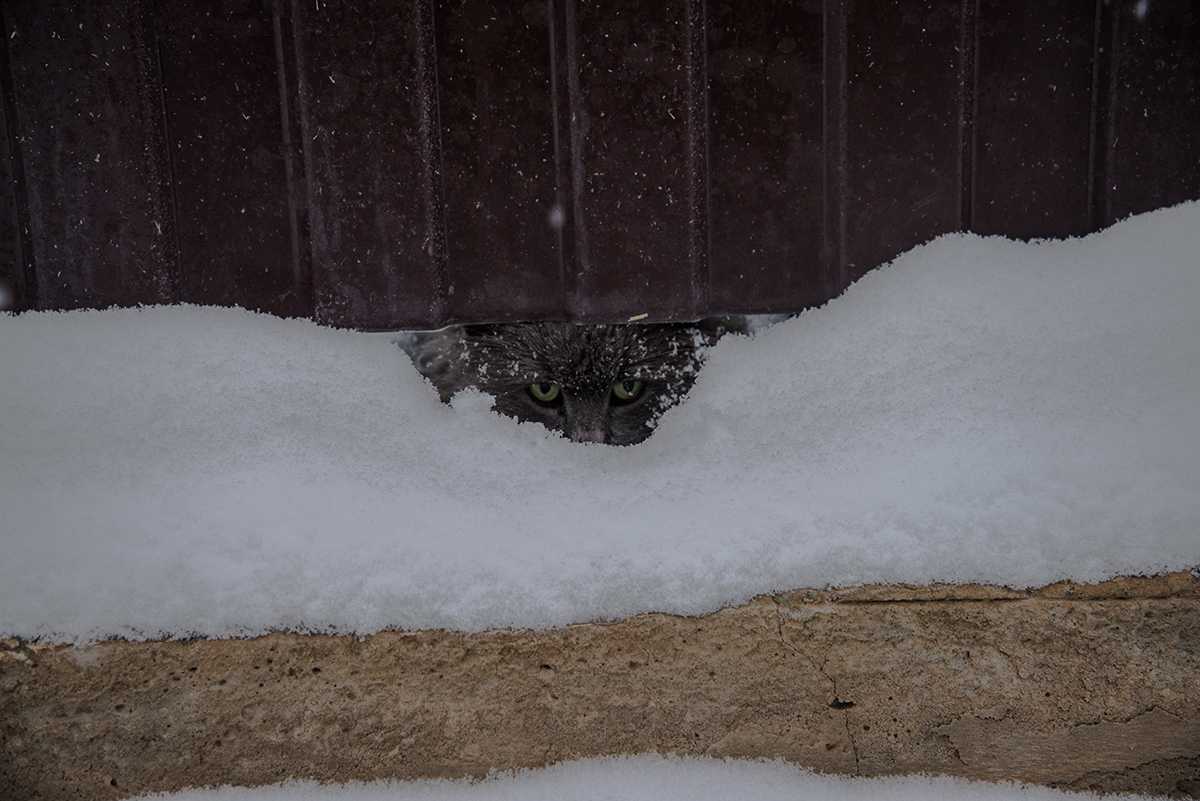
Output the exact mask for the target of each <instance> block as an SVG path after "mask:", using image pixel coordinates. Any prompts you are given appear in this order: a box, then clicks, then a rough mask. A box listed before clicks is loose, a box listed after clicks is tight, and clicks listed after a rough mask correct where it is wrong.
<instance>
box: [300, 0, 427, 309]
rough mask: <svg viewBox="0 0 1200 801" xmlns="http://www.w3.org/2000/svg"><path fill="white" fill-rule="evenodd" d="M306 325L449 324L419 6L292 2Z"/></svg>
mask: <svg viewBox="0 0 1200 801" xmlns="http://www.w3.org/2000/svg"><path fill="white" fill-rule="evenodd" d="M292 21H293V26H294V27H293V31H294V36H295V48H296V64H297V73H298V79H297V80H298V87H299V107H300V121H301V128H302V130H303V135H302V140H303V151H304V163H305V171H306V176H305V183H306V189H307V193H308V209H309V226H310V231H311V237H312V259H313V290H314V296H315V309H314V315H315V317H316V318H317V319H318V320H320V321H321V322H324V323H328V324H331V325H344V326H358V327H362V328H389V327H398V326H408V327H436V326H438V325H441V324H442V323H444V322H445V321H446V302H445V294H446V286H447V284H446V242H445V220H444V216H443V204H442V184H441V174H440V168H439V166H438V164H439V161H440V157H441V142H440V136H439V133H440V132H439V125H438V107H437V103H438V96H437V82H436V65H435V53H434V32H433V7H432V3H431V2H429V1H428V0H416V1H415V2H412V3H405V4H378V3H372V2H368V0H353V1H349V2H337V3H315V4H314V3H311V2H300V0H295V1H294V2H293V3H292Z"/></svg>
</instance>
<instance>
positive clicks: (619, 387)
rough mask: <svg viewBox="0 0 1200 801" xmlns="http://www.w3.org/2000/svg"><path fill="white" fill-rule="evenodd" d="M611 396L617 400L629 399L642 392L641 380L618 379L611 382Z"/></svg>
mask: <svg viewBox="0 0 1200 801" xmlns="http://www.w3.org/2000/svg"><path fill="white" fill-rule="evenodd" d="M612 391H613V396H614V397H615V398H616V399H617V400H619V401H631V400H633V399H634V398H636V397H637V396H638V395H641V394H642V382H641V381H618V382H617V383H615V384H613V389H612Z"/></svg>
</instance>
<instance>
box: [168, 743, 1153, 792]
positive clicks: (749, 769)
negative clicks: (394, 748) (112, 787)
mask: <svg viewBox="0 0 1200 801" xmlns="http://www.w3.org/2000/svg"><path fill="white" fill-rule="evenodd" d="M147 797H148V798H163V797H165V798H170V799H172V801H482V800H483V799H487V801H509V799H512V800H513V801H551V800H553V801H562V800H563V799H571V801H576V800H577V801H609V800H610V799H621V801H733V799H746V798H753V799H755V801H880V799H887V801H1091V799H1099V798H1100V796H1097V795H1093V794H1091V793H1068V792H1063V791H1061V790H1052V789H1050V788H1048V787H1036V786H1030V785H1020V784H1009V783H1000V784H992V783H988V782H968V781H964V780H962V779H952V778H944V777H939V778H934V777H927V776H892V777H886V778H879V779H863V778H847V777H841V776H822V775H818V774H814V773H811V772H809V771H806V770H804V769H802V768H797V767H795V766H793V765H787V764H785V763H783V762H751V761H748V760H732V759H731V760H715V759H702V758H701V759H698V758H691V757H683V758H680V757H673V756H671V757H661V756H658V755H657V754H645V755H641V756H623V757H609V758H600V759H584V760H579V761H577V762H570V763H564V764H558V765H553V766H551V767H549V768H545V769H542V770H530V771H517V772H510V773H502V774H497V775H495V776H492V777H489V778H488V779H486V780H484V781H474V782H472V781H446V780H438V781H416V782H374V783H371V784H354V783H351V784H348V785H343V786H328V785H324V786H323V785H318V784H316V783H313V782H289V783H286V784H283V785H275V786H273V787H263V788H258V789H253V790H251V789H244V788H233V787H222V788H220V789H217V790H189V791H184V792H179V793H173V794H169V795H166V796H159V795H154V796H147ZM1103 798H1104V799H1105V801H1121V799H1123V798H1142V799H1145V798H1147V797H1146V796H1118V795H1107V796H1104V797H1103Z"/></svg>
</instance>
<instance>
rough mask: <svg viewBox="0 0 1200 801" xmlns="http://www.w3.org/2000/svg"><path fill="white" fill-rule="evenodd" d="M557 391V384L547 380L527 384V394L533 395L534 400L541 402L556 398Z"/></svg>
mask: <svg viewBox="0 0 1200 801" xmlns="http://www.w3.org/2000/svg"><path fill="white" fill-rule="evenodd" d="M558 392H559V389H558V384H551V383H550V382H549V381H543V382H541V383H540V384H530V385H529V394H530V395H532V396H533V397H534V400H538V401H541V402H542V403H549V402H550V401H552V400H554V399H555V398H557V397H558Z"/></svg>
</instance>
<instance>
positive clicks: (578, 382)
mask: <svg viewBox="0 0 1200 801" xmlns="http://www.w3.org/2000/svg"><path fill="white" fill-rule="evenodd" d="M731 332H737V333H746V332H747V328H746V321H745V318H742V317H714V318H708V319H706V320H701V321H700V322H698V323H621V324H613V325H576V324H574V323H565V322H542V323H500V324H494V325H459V326H450V327H449V328H443V329H441V330H440V331H428V332H417V333H413V334H410V335H409V336H408V337H407V338H404V339H401V340H398V344H400V345H401V347H403V348H404V349H405V350H406V351H407V352H408V354H409V356H410V357H412V360H413V364H414V365H416V368H417V369H418V370H419V371H420V372H421V374H422V375H424V376H425V377H426V378H428V379H429V381H430V382H431V383H432V384H433V386H434V387H435V388H436V389H437V391H438V394H439V395H440V396H441V399H442V401H443V402H446V403H449V401H450V398H451V397H453V396H454V394H455V393H457V392H458V391H459V390H462V389H465V388H466V387H476V388H478V389H479V390H481V391H482V392H485V393H487V394H488V395H491V396H492V397H493V398H495V403H494V404H493V406H492V408H493V409H494V410H495V411H497V412H500V413H501V414H504V415H507V416H509V417H515V418H516V419H517V420H521V421H532V422H537V423H541V424H542V425H544V426H545V427H546V428H548V429H551V430H553V431H559V432H561V433H562V434H563V436H565V437H566V438H567V439H570V440H572V441H575V442H602V443H606V444H608V445H634V444H636V443H638V442H641V441H642V440H644V439H646V438H647V437H649V436H650V435H651V434H652V433H653V432H654V428H655V425H656V424H657V422H658V419H659V417H661V416H662V414H663V412H665V411H666V410H667V409H668V408H670V407H671V406H674V405H675V404H677V403H679V402H680V401H681V400H683V398H684V396H685V395H686V394H687V392H688V390H689V389H691V387H692V384H693V383H694V382H695V380H696V374H697V372H698V371H699V369H700V366H701V364H702V363H703V360H704V350H705V348H707V347H708V346H711V345H713V344H715V343H716V341H717V340H718V339H719V338H720V337H721V336H722V335H724V334H726V333H731Z"/></svg>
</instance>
